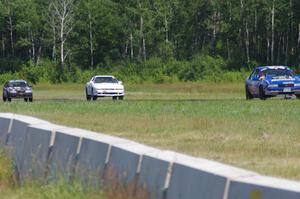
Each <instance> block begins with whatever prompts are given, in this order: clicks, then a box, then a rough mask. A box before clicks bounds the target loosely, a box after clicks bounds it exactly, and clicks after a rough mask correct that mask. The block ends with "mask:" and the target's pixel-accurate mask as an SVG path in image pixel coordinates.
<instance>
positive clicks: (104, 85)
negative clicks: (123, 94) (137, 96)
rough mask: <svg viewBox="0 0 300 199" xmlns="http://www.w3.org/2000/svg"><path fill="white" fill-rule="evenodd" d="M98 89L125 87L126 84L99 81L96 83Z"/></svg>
mask: <svg viewBox="0 0 300 199" xmlns="http://www.w3.org/2000/svg"><path fill="white" fill-rule="evenodd" d="M94 87H95V88H96V89H124V86H123V85H121V84H116V83H99V84H94Z"/></svg>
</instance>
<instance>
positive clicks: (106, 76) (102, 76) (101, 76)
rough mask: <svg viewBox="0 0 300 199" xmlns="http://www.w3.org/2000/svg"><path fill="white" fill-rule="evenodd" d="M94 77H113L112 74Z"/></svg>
mask: <svg viewBox="0 0 300 199" xmlns="http://www.w3.org/2000/svg"><path fill="white" fill-rule="evenodd" d="M94 77H112V78H115V77H114V76H112V75H96V76H94Z"/></svg>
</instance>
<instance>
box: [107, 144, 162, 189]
mask: <svg viewBox="0 0 300 199" xmlns="http://www.w3.org/2000/svg"><path fill="white" fill-rule="evenodd" d="M154 151H157V149H155V148H152V147H147V146H144V145H141V144H138V143H135V142H127V143H126V144H113V145H112V147H111V151H110V156H109V161H108V166H107V169H106V171H105V180H106V181H107V182H108V183H111V180H113V181H115V180H117V181H118V182H122V183H125V184H135V183H136V177H137V174H138V173H139V170H140V164H141V161H142V155H143V154H146V153H151V152H152V153H153V152H154Z"/></svg>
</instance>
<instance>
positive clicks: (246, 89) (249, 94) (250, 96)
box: [245, 86, 253, 100]
mask: <svg viewBox="0 0 300 199" xmlns="http://www.w3.org/2000/svg"><path fill="white" fill-rule="evenodd" d="M245 91H246V100H251V99H253V96H252V95H251V93H250V91H249V89H248V87H247V86H246V88H245Z"/></svg>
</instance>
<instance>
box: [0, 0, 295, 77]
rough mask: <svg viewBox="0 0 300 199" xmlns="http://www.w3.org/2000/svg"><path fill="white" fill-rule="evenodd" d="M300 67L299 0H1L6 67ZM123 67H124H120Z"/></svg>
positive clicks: (0, 55)
mask: <svg viewBox="0 0 300 199" xmlns="http://www.w3.org/2000/svg"><path fill="white" fill-rule="evenodd" d="M197 56H202V57H203V56H210V57H217V58H218V59H222V60H224V62H225V63H226V64H225V65H226V66H225V68H226V70H240V69H242V68H245V69H251V68H252V67H254V66H256V65H258V64H263V65H276V64H281V65H291V66H294V67H296V68H298V66H300V2H299V1H298V0H1V1H0V71H1V72H7V71H17V70H21V69H22V68H23V67H26V64H24V63H28V62H30V64H31V65H36V66H38V65H41V64H40V63H41V62H43V60H48V61H49V62H51V63H52V64H53V65H54V66H57V67H56V69H57V70H65V68H69V67H70V66H71V65H73V66H74V67H76V68H78V69H80V70H93V69H95V68H101V67H108V68H109V67H112V66H114V65H115V66H120V67H121V66H124V63H141V66H140V67H143V63H145V62H148V61H149V60H151V59H157V58H158V59H160V60H161V62H165V61H168V60H176V61H189V60H192V59H194V58H195V57H197ZM112 68H114V69H115V70H119V68H118V67H112Z"/></svg>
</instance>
